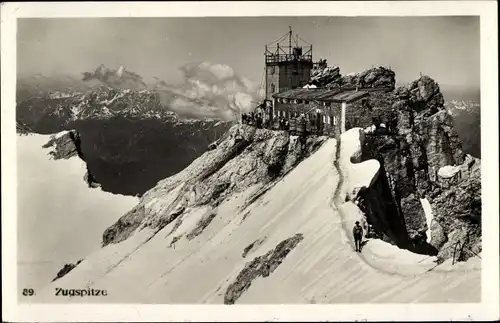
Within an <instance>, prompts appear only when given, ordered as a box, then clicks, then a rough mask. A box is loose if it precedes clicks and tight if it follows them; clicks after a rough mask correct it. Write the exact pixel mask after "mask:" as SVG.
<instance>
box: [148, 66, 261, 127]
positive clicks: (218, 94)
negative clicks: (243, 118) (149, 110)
mask: <svg viewBox="0 0 500 323" xmlns="http://www.w3.org/2000/svg"><path fill="white" fill-rule="evenodd" d="M180 70H181V72H182V73H183V76H184V82H183V83H182V84H180V85H169V84H166V83H165V82H163V81H161V82H159V83H157V85H156V87H157V91H158V92H159V94H160V97H161V100H162V103H163V104H164V105H165V106H166V107H167V108H168V109H169V110H172V111H174V112H176V113H178V114H179V115H182V116H188V117H197V118H206V117H213V118H221V119H224V120H233V119H235V118H236V117H237V115H238V114H240V113H242V112H248V111H250V110H251V109H252V108H253V106H254V105H255V103H253V102H252V101H257V99H258V98H259V94H261V93H260V92H259V89H258V86H257V85H256V84H254V83H253V82H251V81H250V80H248V79H245V78H243V77H240V76H239V75H237V74H236V73H235V72H234V71H233V69H232V68H231V67H229V66H228V65H224V64H211V63H209V62H202V63H190V64H186V65H184V66H182V67H181V68H180Z"/></svg>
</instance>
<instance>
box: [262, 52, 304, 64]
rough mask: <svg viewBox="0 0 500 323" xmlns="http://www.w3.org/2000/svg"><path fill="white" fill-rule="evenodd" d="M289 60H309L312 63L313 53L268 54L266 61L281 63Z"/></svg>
mask: <svg viewBox="0 0 500 323" xmlns="http://www.w3.org/2000/svg"><path fill="white" fill-rule="evenodd" d="M289 61H308V62H311V63H312V55H300V56H297V55H293V54H279V55H266V63H280V62H289Z"/></svg>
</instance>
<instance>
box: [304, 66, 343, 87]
mask: <svg viewBox="0 0 500 323" xmlns="http://www.w3.org/2000/svg"><path fill="white" fill-rule="evenodd" d="M309 84H311V85H316V86H318V87H334V86H341V85H342V75H341V74H340V68H339V67H338V66H329V67H326V68H324V69H317V70H314V71H313V72H312V73H311V79H310V81H309Z"/></svg>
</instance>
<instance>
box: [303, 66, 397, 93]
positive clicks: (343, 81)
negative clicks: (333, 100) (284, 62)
mask: <svg viewBox="0 0 500 323" xmlns="http://www.w3.org/2000/svg"><path fill="white" fill-rule="evenodd" d="M309 84H311V85H315V86H317V87H325V88H332V87H356V86H359V87H360V88H388V89H394V88H395V85H396V73H394V71H392V70H390V69H388V68H385V67H383V66H379V67H374V68H370V69H368V70H366V71H364V72H361V73H350V74H347V75H342V74H341V73H340V68H339V67H338V66H329V67H326V68H323V69H317V70H314V71H313V72H312V73H311V79H310V81H309Z"/></svg>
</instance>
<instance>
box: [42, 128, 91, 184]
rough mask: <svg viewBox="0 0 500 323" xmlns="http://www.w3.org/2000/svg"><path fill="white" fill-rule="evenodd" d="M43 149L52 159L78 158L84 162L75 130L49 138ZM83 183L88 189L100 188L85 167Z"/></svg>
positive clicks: (78, 137) (78, 136)
mask: <svg viewBox="0 0 500 323" xmlns="http://www.w3.org/2000/svg"><path fill="white" fill-rule="evenodd" d="M43 148H45V149H51V150H50V152H49V154H50V155H51V156H52V158H53V159H55V160H57V159H68V158H71V157H75V156H76V157H78V158H80V159H81V160H83V161H85V157H84V155H83V153H82V148H81V140H80V135H79V134H78V132H76V131H75V130H71V131H63V132H60V133H58V134H56V135H53V136H51V137H50V140H49V141H48V142H47V143H46V144H45V145H43ZM83 179H84V180H85V182H86V183H87V184H88V185H89V187H93V188H96V187H100V184H99V183H98V182H97V180H96V179H95V178H94V176H93V175H92V173H91V172H90V170H89V167H88V165H87V172H86V173H85V175H84V178H83Z"/></svg>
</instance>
